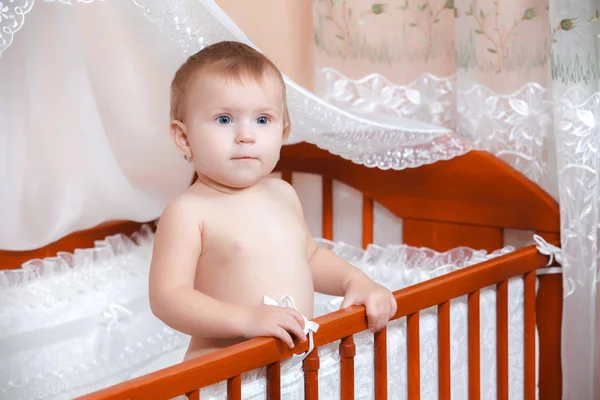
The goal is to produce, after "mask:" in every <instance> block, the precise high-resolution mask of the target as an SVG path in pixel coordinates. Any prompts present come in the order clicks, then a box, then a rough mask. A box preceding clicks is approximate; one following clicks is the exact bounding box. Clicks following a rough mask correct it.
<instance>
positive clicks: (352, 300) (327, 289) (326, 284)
mask: <svg viewBox="0 0 600 400" xmlns="http://www.w3.org/2000/svg"><path fill="white" fill-rule="evenodd" d="M281 182H282V183H281V184H280V185H281V187H280V190H281V192H282V193H284V194H285V197H286V199H287V201H289V202H290V204H291V205H292V207H293V208H294V210H295V211H296V213H297V215H298V218H299V219H300V221H301V223H302V224H303V226H304V230H305V232H306V237H307V241H308V246H307V258H308V263H309V268H310V271H311V275H312V280H313V286H314V288H315V291H317V292H319V293H323V294H328V295H332V296H344V300H343V302H342V304H341V307H340V308H345V307H349V306H351V305H353V304H357V305H365V307H366V310H367V319H368V324H369V328H370V329H371V330H372V331H373V332H378V331H380V330H381V329H382V328H384V327H385V325H386V324H387V322H388V320H389V318H391V317H392V316H393V315H394V314H395V313H396V309H397V306H396V300H395V299H394V296H393V295H392V293H391V292H390V291H389V290H388V289H386V288H385V287H383V286H381V285H379V284H377V283H375V282H373V281H372V280H371V279H370V278H369V277H368V276H367V275H366V274H365V273H363V272H362V271H361V270H359V269H358V268H356V267H355V266H353V265H351V264H350V263H348V262H346V261H345V260H344V259H342V258H341V257H338V256H337V255H336V254H334V253H333V252H332V251H331V250H328V249H324V248H321V247H319V246H317V244H316V243H315V241H314V239H313V236H312V234H311V233H310V231H309V230H308V227H307V226H306V223H305V221H304V213H303V212H302V205H301V204H300V199H298V195H297V194H296V191H295V190H294V188H293V187H292V186H291V185H289V184H287V183H286V182H284V181H281Z"/></svg>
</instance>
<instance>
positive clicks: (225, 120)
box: [217, 115, 231, 125]
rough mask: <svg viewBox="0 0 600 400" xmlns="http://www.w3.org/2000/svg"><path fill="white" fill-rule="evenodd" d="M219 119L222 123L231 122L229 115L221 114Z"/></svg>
mask: <svg viewBox="0 0 600 400" xmlns="http://www.w3.org/2000/svg"><path fill="white" fill-rule="evenodd" d="M217 121H219V123H220V124H222V125H227V124H230V123H231V118H229V117H228V116H227V115H221V116H219V117H218V118H217Z"/></svg>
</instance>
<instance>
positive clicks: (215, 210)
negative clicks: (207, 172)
mask: <svg viewBox="0 0 600 400" xmlns="http://www.w3.org/2000/svg"><path fill="white" fill-rule="evenodd" d="M276 188H277V185H274V184H273V181H272V180H271V181H270V180H266V181H264V182H263V183H260V184H258V185H256V186H255V187H253V188H251V189H248V190H245V191H243V192H240V193H236V194H221V193H214V191H212V192H211V190H212V189H208V188H206V193H204V191H205V190H204V189H200V191H199V192H198V193H197V194H198V206H199V207H201V208H202V209H203V210H204V211H201V214H202V217H201V218H202V255H201V257H200V258H199V260H198V264H197V271H196V277H195V283H194V288H195V289H196V290H198V291H201V292H202V293H204V294H206V295H208V296H211V297H213V298H215V299H217V300H221V301H225V302H230V303H234V304H242V305H258V304H261V303H262V302H263V296H265V295H266V296H269V297H271V298H273V299H280V298H281V297H282V296H284V295H290V296H292V298H293V299H294V301H295V303H296V307H297V308H298V311H299V312H300V313H301V314H303V315H304V316H305V317H307V318H308V319H312V316H313V301H314V290H313V282H312V277H311V274H310V270H309V266H308V260H307V233H306V230H305V229H304V222H303V221H302V220H301V216H300V215H299V214H298V213H297V212H296V211H295V209H294V207H293V204H291V202H289V201H287V199H286V196H284V195H283V194H282V193H280V192H278V190H277V189H276ZM206 210H209V211H206ZM243 340H244V339H243V338H239V339H207V338H200V337H194V336H192V338H191V342H190V345H189V347H188V351H187V353H186V357H185V358H186V359H190V358H194V357H197V356H199V355H202V354H205V353H207V352H210V351H214V350H216V349H219V348H223V347H227V346H229V345H232V344H235V343H238V342H240V341H243Z"/></svg>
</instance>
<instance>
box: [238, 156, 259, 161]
mask: <svg viewBox="0 0 600 400" xmlns="http://www.w3.org/2000/svg"><path fill="white" fill-rule="evenodd" d="M232 160H258V158H256V157H250V156H241V157H233V158H232Z"/></svg>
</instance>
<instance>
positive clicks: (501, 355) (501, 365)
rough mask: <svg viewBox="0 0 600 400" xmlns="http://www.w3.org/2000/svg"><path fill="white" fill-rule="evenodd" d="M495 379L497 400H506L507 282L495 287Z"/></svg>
mask: <svg viewBox="0 0 600 400" xmlns="http://www.w3.org/2000/svg"><path fill="white" fill-rule="evenodd" d="M496 358H497V360H498V361H497V366H496V368H497V370H496V377H497V378H496V379H497V384H498V388H497V390H498V397H497V398H498V400H508V281H502V282H500V283H498V284H497V285H496Z"/></svg>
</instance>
